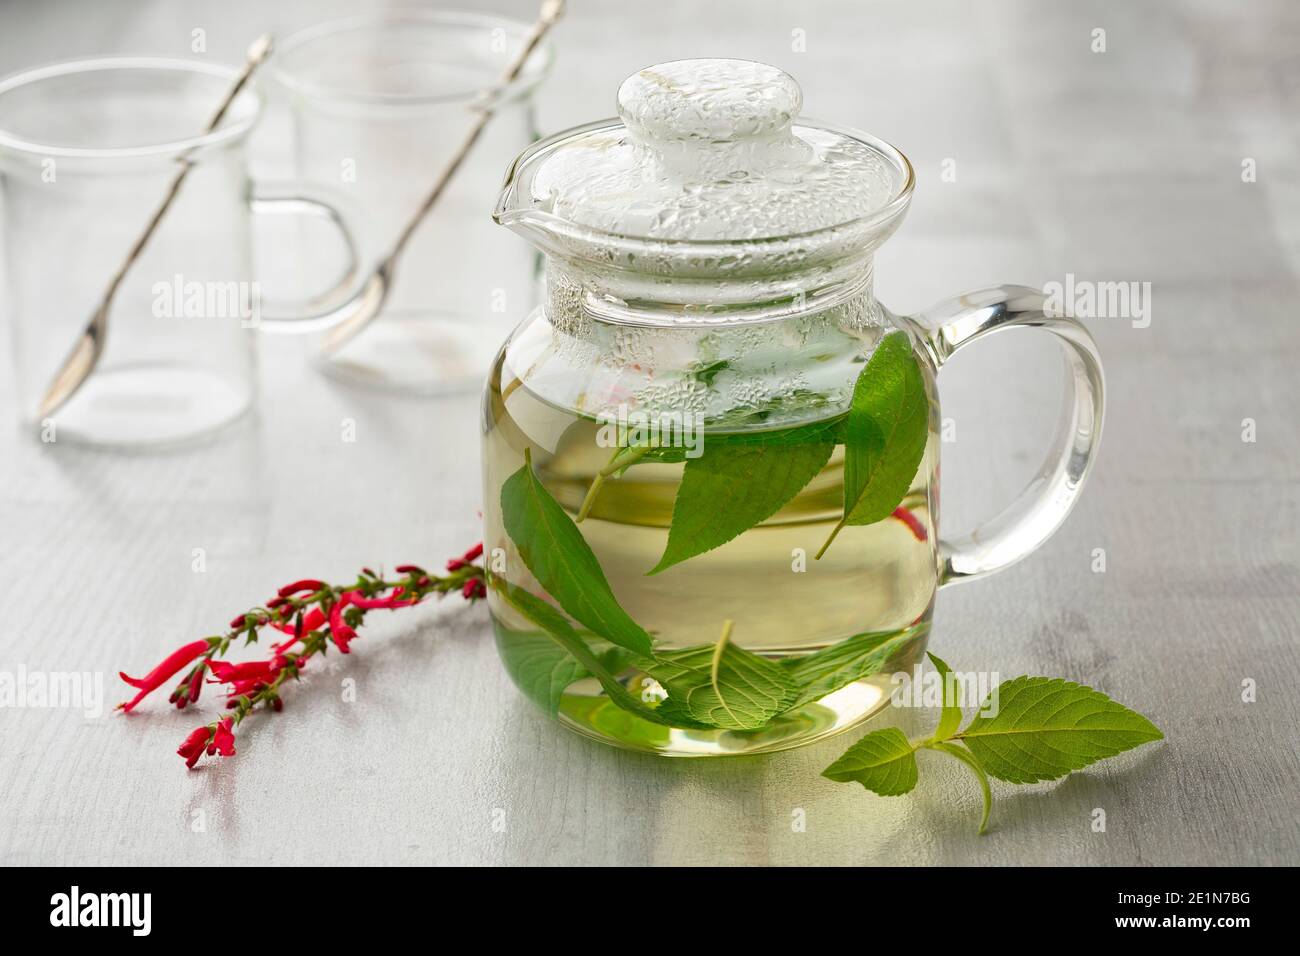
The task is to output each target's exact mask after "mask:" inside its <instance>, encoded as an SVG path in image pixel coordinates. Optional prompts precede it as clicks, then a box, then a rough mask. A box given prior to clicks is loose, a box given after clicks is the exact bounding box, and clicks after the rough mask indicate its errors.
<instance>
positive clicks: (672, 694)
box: [642, 629, 798, 730]
mask: <svg viewBox="0 0 1300 956" xmlns="http://www.w3.org/2000/svg"><path fill="white" fill-rule="evenodd" d="M728 636H729V629H727V630H725V631H724V632H723V637H722V639H720V640H719V641H718V643H717V644H704V645H701V646H700V647H690V648H686V649H685V650H680V651H669V652H666V653H661V654H659V656H658V657H657V658H655V659H654V660H653V661H645V662H643V664H642V669H643V670H644V671H645V672H646V673H647V674H649V675H650V676H651V677H653V678H654V679H655V680H657V681H658V682H659V683H660V685H662V686H663V688H664V690H666V691H667V692H668V697H667V699H666V700H664V701H663V702H662V703H661V704H660V705H659V713H660V714H661V715H662V716H664V717H665V718H667V719H668V720H669V721H671V722H674V723H676V722H677V721H679V720H681V721H689V722H695V723H703V724H708V725H709V726H711V727H719V728H722V729H724V730H757V729H759V728H760V727H762V726H764V725H765V724H766V723H767V722H768V721H770V720H771V719H772V718H773V717H775V716H777V715H778V714H781V713H784V712H785V711H787V710H789V709H790V707H791V705H792V704H793V703H794V701H795V698H796V696H797V694H798V688H797V687H796V686H795V684H794V682H793V681H792V680H791V678H790V675H789V672H788V671H787V669H786V668H784V667H782V666H781V665H780V664H778V663H776V662H775V661H771V660H768V659H767V658H766V657H760V656H759V655H757V654H754V653H752V652H750V651H747V650H744V649H743V648H740V647H737V646H736V645H734V644H732V643H730V641H729V640H728V639H727V638H728ZM677 725H678V726H682V724H677Z"/></svg>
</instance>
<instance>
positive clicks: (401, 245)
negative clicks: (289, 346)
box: [321, 0, 564, 355]
mask: <svg viewBox="0 0 1300 956" xmlns="http://www.w3.org/2000/svg"><path fill="white" fill-rule="evenodd" d="M563 14H564V0H543V2H542V7H541V10H540V11H538V14H537V21H536V22H535V23H534V24H533V26H532V29H531V30H530V31H529V33H528V37H527V38H526V39H525V40H524V45H523V46H522V47H521V48H520V50H519V53H518V54H517V55H516V56H515V58H514V59H513V60H511V61H510V65H509V66H508V67H506V70H505V72H504V73H503V74H502V75H501V79H500V81H499V82H498V84H497V87H496V89H495V90H493V91H492V93H491V94H489V96H488V97H487V99H486V101H485V103H484V105H483V106H482V107H481V108H480V110H479V115H478V119H477V120H475V122H474V125H473V126H472V127H470V129H469V131H468V132H467V133H466V134H465V139H464V140H463V141H462V142H461V144H460V148H459V149H457V150H456V152H455V154H454V155H453V156H452V157H451V159H450V160H449V161H448V163H447V165H446V166H444V167H443V169H442V172H441V174H439V176H438V179H437V181H436V182H435V183H434V185H433V189H431V190H430V191H429V194H428V195H427V196H426V197H425V199H424V202H422V203H421V204H420V207H419V208H418V209H417V210H416V211H415V214H414V215H413V216H411V218H410V220H409V221H408V222H407V223H406V228H404V229H403V230H402V233H401V235H399V236H398V237H397V241H396V242H395V243H393V246H392V248H391V249H390V250H389V252H388V255H386V256H384V258H382V259H381V260H379V264H378V265H377V266H375V271H374V272H373V273H371V276H370V279H369V281H367V282H366V285H365V287H364V288H363V289H362V291H361V292H360V293H359V294H358V296H357V297H356V298H355V299H354V300H353V303H350V306H352V309H350V311H351V314H350V315H349V316H348V317H347V318H346V319H344V320H343V321H342V322H340V323H339V324H338V325H336V326H334V327H333V328H331V329H330V330H329V332H327V333H326V334H325V336H324V338H323V339H322V340H321V350H322V351H323V352H324V353H325V354H326V355H329V354H332V353H334V352H337V351H338V350H339V349H340V348H342V347H343V346H344V345H345V344H346V343H348V342H350V341H352V339H354V338H355V337H356V336H357V334H358V333H360V332H361V330H362V329H364V328H365V327H366V326H368V325H369V324H370V323H371V322H373V321H374V319H375V316H377V315H378V314H379V311H380V309H382V308H383V305H384V300H385V299H387V298H388V293H389V290H390V289H392V286H393V266H394V263H395V262H396V260H397V257H398V256H400V255H401V254H402V250H403V249H405V248H406V244H407V243H408V242H409V241H410V240H411V236H412V235H413V234H414V233H415V230H416V228H417V227H418V226H419V225H420V223H421V222H422V221H423V220H424V217H425V216H426V215H427V214H428V212H429V210H430V209H432V208H433V205H434V203H436V202H437V201H438V198H439V197H440V196H441V195H442V193H443V190H445V189H446V188H447V184H448V183H449V182H451V179H452V177H453V176H455V175H456V170H458V169H460V167H461V164H462V163H463V162H464V161H465V157H467V156H468V155H469V152H470V150H471V149H473V148H474V144H475V143H476V142H478V138H479V136H480V135H482V133H483V130H484V129H485V128H486V127H487V124H488V121H489V120H491V119H492V115H493V113H495V112H496V106H495V104H496V101H497V99H498V97H499V94H500V92H501V90H502V89H504V88H505V87H507V86H509V85H510V84H511V83H513V82H514V81H515V80H516V79H517V78H518V77H519V74H520V73H522V72H523V69H524V64H525V63H527V62H528V58H529V57H530V56H532V54H533V51H534V50H536V49H537V45H538V44H539V43H541V42H542V39H543V38H544V37H545V36H546V34H547V32H548V31H549V30H550V29H551V27H553V26H554V25H555V22H556V21H557V20H559V19H560V17H561V16H563Z"/></svg>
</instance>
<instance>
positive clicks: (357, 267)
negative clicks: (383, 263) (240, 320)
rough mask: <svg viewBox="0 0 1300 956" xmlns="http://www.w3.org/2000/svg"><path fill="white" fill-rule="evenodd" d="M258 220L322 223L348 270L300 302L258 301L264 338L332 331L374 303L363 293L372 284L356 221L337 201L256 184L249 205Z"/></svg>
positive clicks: (296, 187) (296, 188) (295, 186)
mask: <svg viewBox="0 0 1300 956" xmlns="http://www.w3.org/2000/svg"><path fill="white" fill-rule="evenodd" d="M248 203H249V208H250V209H251V210H252V212H253V214H254V215H257V216H305V217H311V218H316V219H324V220H327V221H328V222H330V223H331V224H332V225H333V226H334V227H335V228H336V229H337V230H338V232H339V235H340V236H341V237H342V239H343V244H344V247H345V248H346V250H347V265H346V266H345V268H344V269H343V272H342V274H341V275H340V276H339V278H338V279H337V280H336V281H335V283H334V284H333V285H332V286H331V287H330V288H328V289H326V290H325V291H323V292H319V293H316V294H314V295H312V296H310V297H309V298H307V299H306V300H304V301H301V302H285V301H279V300H269V301H268V300H263V303H262V307H261V310H260V313H259V320H258V325H259V327H260V328H262V329H263V330H264V331H267V332H277V333H280V332H288V333H311V332H322V331H324V330H326V329H330V328H333V327H334V326H336V325H339V324H341V323H343V322H346V321H347V320H348V319H350V318H352V317H353V316H354V315H355V314H356V313H358V312H360V311H363V310H366V309H369V308H371V307H372V306H373V304H374V303H372V302H371V301H370V299H371V296H369V295H368V294H367V293H368V291H369V287H370V285H371V283H370V279H371V278H372V277H371V276H370V275H369V273H368V270H367V269H366V268H364V267H365V265H366V264H367V263H369V262H370V257H369V256H368V255H366V250H365V249H364V247H363V242H362V240H363V238H364V234H363V233H362V232H361V230H360V229H359V228H358V227H357V223H358V222H360V221H361V217H360V216H359V215H357V214H355V213H354V212H353V211H352V210H350V209H348V206H347V201H346V200H345V199H343V198H342V197H337V196H333V195H330V196H328V197H326V196H325V195H324V194H323V193H322V192H320V191H318V190H316V189H315V188H308V187H306V186H303V185H302V184H301V183H285V184H278V183H258V184H256V185H255V187H254V190H253V195H252V196H250V197H249V200H248Z"/></svg>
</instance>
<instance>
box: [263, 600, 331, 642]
mask: <svg viewBox="0 0 1300 956" xmlns="http://www.w3.org/2000/svg"><path fill="white" fill-rule="evenodd" d="M325 621H326V617H325V612H324V611H322V610H321V609H320V608H318V607H314V608H312V609H311V610H310V611H308V612H307V614H306V616H304V617H303V619H302V631H301V632H299V631H298V630H297V625H296V623H294V624H282V623H280V622H279V621H275V622H273V623H272V625H271V626H272V627H274V628H275V629H276V630H277V631H282V632H284V633H285V634H288V635H289V640H287V641H284V642H283V643H281V644H276V645H274V646H275V649H276V650H277V651H284V650H287V649H288V648H290V647H292V646H293V645H294V644H295V643H296V642H297V641H298V640H299V639H300V638H301V637H302V636H303V635H304V634H310V633H311V632H312V631H314V630H316V628H318V627H320V626H321V625H322V624H324V623H325Z"/></svg>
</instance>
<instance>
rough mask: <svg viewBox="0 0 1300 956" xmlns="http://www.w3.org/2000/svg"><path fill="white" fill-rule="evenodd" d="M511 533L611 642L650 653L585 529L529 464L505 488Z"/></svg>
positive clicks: (573, 608)
mask: <svg viewBox="0 0 1300 956" xmlns="http://www.w3.org/2000/svg"><path fill="white" fill-rule="evenodd" d="M501 516H502V520H503V523H504V524H505V529H506V534H508V535H510V540H511V541H513V542H514V544H515V547H516V548H518V549H519V555H520V557H522V558H523V560H524V564H526V565H527V566H528V570H530V571H532V572H533V576H534V577H535V578H537V580H538V582H539V583H540V584H541V586H542V587H543V588H544V589H545V590H546V593H547V594H549V595H551V597H553V598H555V600H556V601H557V602H558V603H559V605H560V607H562V608H564V610H565V611H567V612H568V613H569V614H571V615H572V616H573V617H574V618H575V619H576V620H578V621H580V622H581V623H583V624H585V625H586V626H587V627H589V628H590V629H591V630H592V631H593V632H595V633H596V634H598V635H599V636H601V637H603V638H605V639H606V640H608V641H610V642H611V643H614V644H618V645H619V646H621V647H626V648H627V649H628V650H630V651H635V652H636V653H638V654H643V655H649V654H650V646H651V638H650V635H649V634H648V633H646V631H645V630H644V629H643V628H642V627H641V625H639V624H637V623H636V621H634V620H632V618H631V617H629V616H628V614H627V612H626V611H624V610H623V608H622V607H621V606H620V605H619V603H618V600H617V599H616V598H615V597H614V592H613V591H612V590H611V589H610V586H609V582H608V581H607V580H605V573H604V572H603V571H602V570H601V569H600V562H599V561H597V560H596V555H595V554H593V553H592V550H591V547H590V546H589V545H588V544H587V542H586V539H584V538H583V537H582V532H581V531H579V530H578V526H577V525H575V524H574V523H573V519H571V518H570V517H569V516H568V515H567V514H565V512H564V509H563V508H561V507H560V505H559V503H558V502H557V501H556V500H555V499H554V498H552V497H551V494H550V492H548V491H547V490H546V488H545V487H544V486H543V485H542V483H541V482H540V481H539V480H538V479H537V476H536V475H535V474H534V473H533V464H532V458H531V455H530V450H529V449H524V465H523V467H522V468H520V469H519V470H518V471H517V472H515V473H514V474H513V475H511V476H510V477H509V478H507V479H506V480H505V482H504V483H503V484H502V486H501Z"/></svg>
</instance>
